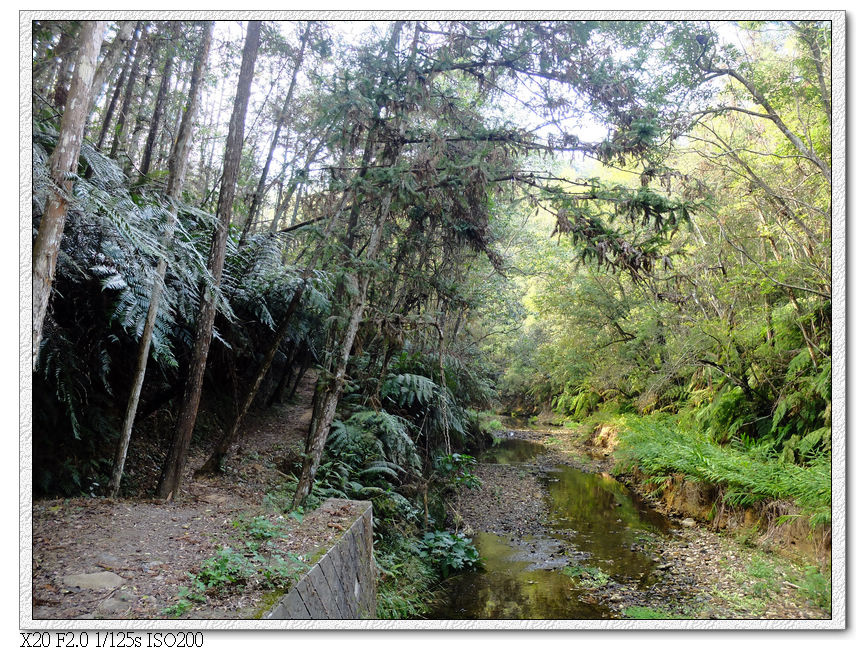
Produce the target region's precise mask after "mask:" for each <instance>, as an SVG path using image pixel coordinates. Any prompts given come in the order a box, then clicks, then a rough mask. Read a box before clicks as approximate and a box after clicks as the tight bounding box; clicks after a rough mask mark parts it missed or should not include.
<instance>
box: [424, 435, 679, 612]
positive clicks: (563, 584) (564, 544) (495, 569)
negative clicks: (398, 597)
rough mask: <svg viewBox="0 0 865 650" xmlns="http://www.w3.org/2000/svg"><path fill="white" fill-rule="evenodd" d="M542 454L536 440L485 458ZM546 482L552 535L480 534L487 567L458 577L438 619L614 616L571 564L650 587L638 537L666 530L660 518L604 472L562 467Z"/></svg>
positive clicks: (509, 444) (518, 459)
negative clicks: (569, 569) (571, 573)
mask: <svg viewBox="0 0 865 650" xmlns="http://www.w3.org/2000/svg"><path fill="white" fill-rule="evenodd" d="M543 451H544V447H543V445H540V444H538V443H533V442H529V441H526V440H518V439H506V440H503V441H501V442H500V443H499V444H498V445H496V446H495V447H493V448H492V449H490V450H489V451H488V452H487V454H486V455H485V456H484V457H483V458H482V460H483V461H484V462H493V463H500V464H509V463H510V464H515V463H524V462H526V461H528V460H531V459H532V458H533V457H534V456H537V455H538V454H539V453H541V452H543ZM541 481H542V483H543V485H544V487H545V490H544V492H545V496H544V498H545V500H546V502H547V506H548V507H549V511H550V521H549V522H548V524H549V528H548V530H549V538H548V539H542V538H533V539H530V538H524V539H516V538H510V539H509V538H506V537H501V536H498V535H493V534H490V533H483V532H482V533H478V534H477V535H476V536H475V538H474V541H475V545H476V546H477V547H478V550H479V551H480V554H481V557H483V558H484V564H485V570H484V571H479V572H475V573H466V574H461V575H459V576H456V577H454V578H452V579H451V580H450V581H449V583H448V586H447V596H446V602H445V603H443V605H442V607H441V608H440V609H439V610H438V611H437V612H434V613H433V614H432V616H431V617H432V618H447V619H598V618H610V617H611V614H612V613H611V611H610V610H608V609H607V608H605V607H602V606H599V605H596V604H594V602H589V601H591V600H592V599H591V598H590V597H589V595H588V594H587V593H586V592H585V591H584V590H582V589H580V588H579V587H578V586H576V585H575V583H574V581H573V580H571V579H570V578H569V577H567V576H566V575H564V574H563V573H562V572H561V567H562V566H563V565H565V564H567V563H571V564H574V563H579V564H581V565H584V566H592V567H597V568H599V569H602V570H603V571H604V572H605V573H607V574H609V575H610V576H612V577H613V578H614V579H616V580H617V581H619V582H629V583H631V584H640V585H644V584H646V580H647V579H648V577H649V575H650V573H651V570H652V568H653V564H654V563H653V561H652V559H651V558H650V557H649V556H648V555H646V553H645V552H644V551H643V550H642V546H641V544H640V543H639V542H640V537H641V536H640V533H641V531H643V532H644V533H645V532H646V531H654V532H662V531H665V530H666V528H667V523H666V519H665V518H664V517H663V516H662V515H661V514H660V513H657V512H655V511H654V510H651V509H650V508H648V507H647V506H646V505H645V504H644V503H643V502H642V501H641V500H640V499H639V498H638V497H637V496H636V495H635V494H634V493H633V492H631V491H630V490H629V489H628V488H627V487H625V486H624V485H622V484H621V483H619V482H618V481H616V480H615V479H614V478H612V477H611V476H609V475H606V474H589V473H586V472H582V471H580V470H577V469H574V468H572V467H568V466H565V465H560V466H557V467H555V468H553V469H551V470H550V471H548V472H546V473H545V474H544V475H542V477H541ZM539 551H542V552H539ZM540 567H545V568H540Z"/></svg>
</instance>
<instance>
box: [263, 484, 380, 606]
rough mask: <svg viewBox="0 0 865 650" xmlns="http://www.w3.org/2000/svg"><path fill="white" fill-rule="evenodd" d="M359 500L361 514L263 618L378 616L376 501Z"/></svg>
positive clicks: (334, 501)
mask: <svg viewBox="0 0 865 650" xmlns="http://www.w3.org/2000/svg"><path fill="white" fill-rule="evenodd" d="M337 503H345V501H344V500H339V499H329V500H328V501H326V502H325V503H324V504H323V505H322V508H324V507H327V506H328V505H331V506H333V505H335V504H337ZM355 503H356V504H357V505H358V506H360V509H361V514H360V515H359V516H358V517H357V519H355V520H354V521H353V522H352V524H351V525H350V526H349V527H348V528H346V530H345V532H344V533H343V534H342V536H341V537H339V539H337V540H336V543H335V544H334V545H333V546H332V547H331V548H330V549H329V550H328V551H327V553H325V554H324V555H323V556H322V557H321V558H320V559H319V560H318V562H316V563H315V565H313V567H312V569H310V571H309V573H307V574H306V575H305V576H304V577H303V578H301V579H300V581H299V582H298V583H297V584H296V585H295V586H294V587H293V588H292V589H291V590H290V591H289V592H288V593H286V594H285V595H284V596H283V597H282V598H281V599H280V600H279V602H277V603H276V605H274V607H273V608H272V609H271V610H270V611H269V612H267V613H266V614H265V615H264V616H262V618H263V619H310V618H316V619H357V618H375V606H376V589H375V570H374V567H375V563H374V560H373V555H372V504H371V503H370V502H369V501H360V502H355Z"/></svg>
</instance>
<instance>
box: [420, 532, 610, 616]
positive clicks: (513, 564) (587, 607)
mask: <svg viewBox="0 0 865 650" xmlns="http://www.w3.org/2000/svg"><path fill="white" fill-rule="evenodd" d="M474 542H475V545H476V546H477V548H478V551H480V554H481V556H482V557H483V558H484V568H485V570H484V571H479V572H476V573H468V574H462V575H459V576H456V577H455V578H453V579H451V581H450V583H449V585H448V602H447V603H445V604H444V607H443V608H442V609H441V610H440V611H438V612H435V613H433V614H432V615H431V618H443V619H556V618H558V619H584V618H591V619H595V618H610V612H609V610H607V609H605V608H602V607H599V606H597V605H593V604H591V603H588V602H586V601H585V600H583V598H584V594H582V595H581V592H580V590H579V589H577V588H576V587H575V586H574V582H573V581H572V580H571V579H570V578H568V577H567V576H566V575H564V574H563V573H561V572H559V571H544V570H535V571H532V570H527V567H528V566H529V565H530V564H531V563H530V562H524V561H520V560H519V559H518V558H519V551H518V549H515V548H514V547H512V546H511V545H510V544H508V540H507V538H505V537H500V536H499V535H493V534H491V533H478V534H477V535H476V536H475V538H474Z"/></svg>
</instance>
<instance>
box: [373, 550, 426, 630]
mask: <svg viewBox="0 0 865 650" xmlns="http://www.w3.org/2000/svg"><path fill="white" fill-rule="evenodd" d="M374 553H375V562H376V565H377V566H378V568H379V571H380V573H379V580H378V585H377V587H378V593H377V599H376V618H380V619H410V618H419V617H421V616H423V615H424V614H426V613H427V612H428V611H429V608H430V605H431V603H432V601H433V598H434V593H433V588H434V585H435V582H436V578H437V575H436V571H435V569H434V568H433V566H432V565H431V564H430V563H429V562H427V561H424V559H423V558H421V557H419V556H418V555H417V553H416V552H415V546H414V544H412V543H411V542H410V540H409V539H408V538H406V537H403V536H396V537H394V538H391V539H390V540H389V541H385V542H382V543H378V542H377V543H376V544H375V547H374Z"/></svg>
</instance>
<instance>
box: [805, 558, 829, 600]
mask: <svg viewBox="0 0 865 650" xmlns="http://www.w3.org/2000/svg"><path fill="white" fill-rule="evenodd" d="M799 590H800V592H801V593H802V595H803V596H804V597H805V599H806V600H807V601H808V602H810V603H811V604H812V605H814V606H815V607H821V608H823V609H828V608H829V607H830V606H831V604H832V583H831V580H829V578H827V577H826V575H825V573H824V572H822V571H820V569H819V568H817V567H814V566H809V567H807V568H806V570H805V574H804V575H802V576H801V577H800V578H799Z"/></svg>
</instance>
